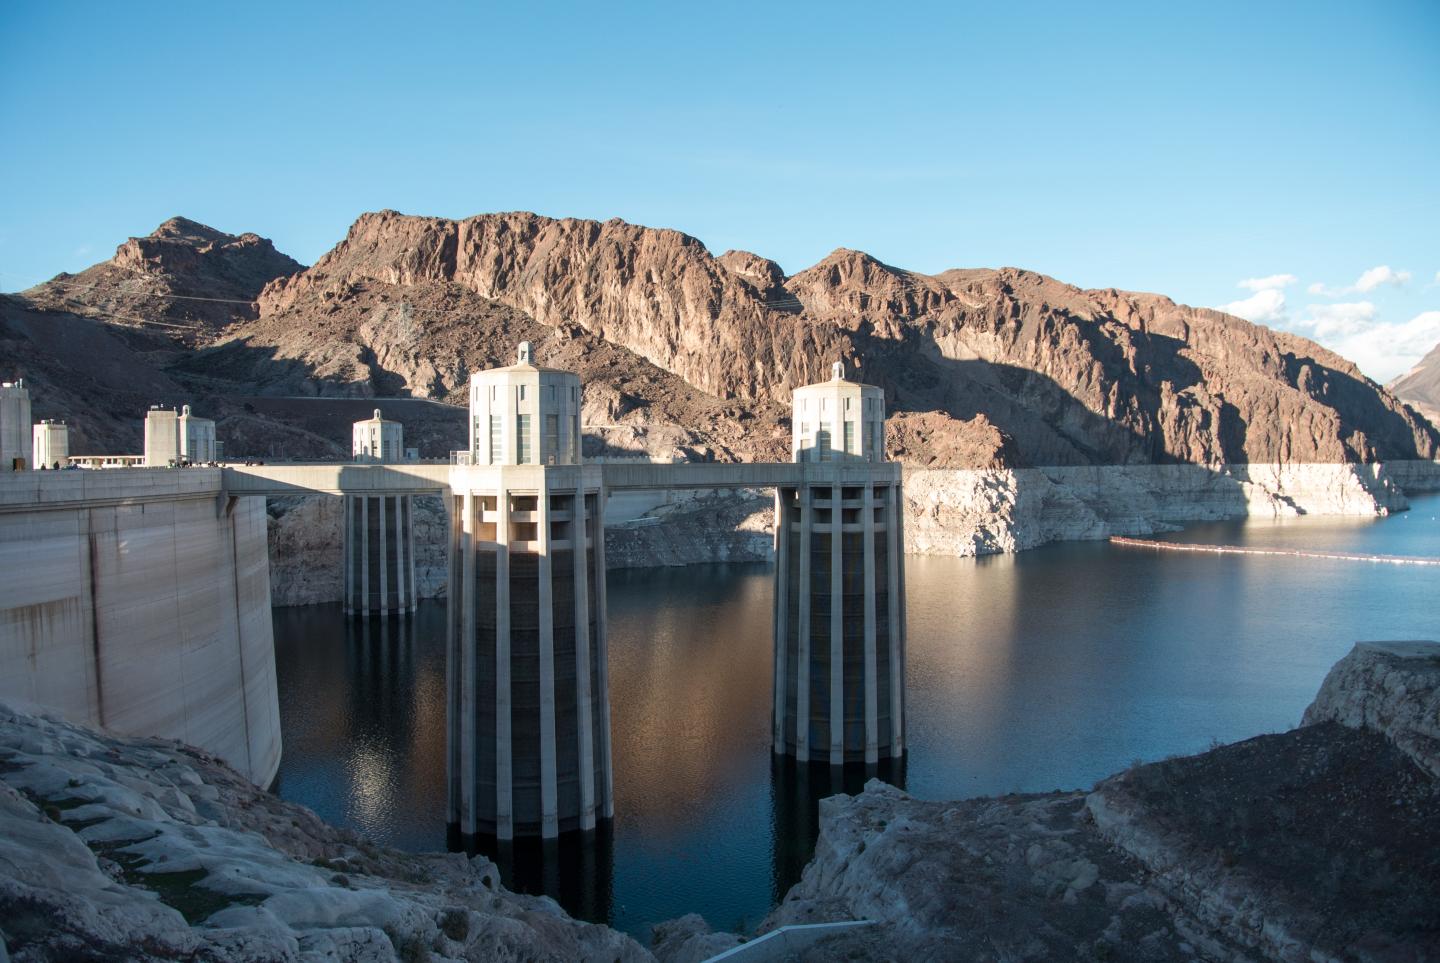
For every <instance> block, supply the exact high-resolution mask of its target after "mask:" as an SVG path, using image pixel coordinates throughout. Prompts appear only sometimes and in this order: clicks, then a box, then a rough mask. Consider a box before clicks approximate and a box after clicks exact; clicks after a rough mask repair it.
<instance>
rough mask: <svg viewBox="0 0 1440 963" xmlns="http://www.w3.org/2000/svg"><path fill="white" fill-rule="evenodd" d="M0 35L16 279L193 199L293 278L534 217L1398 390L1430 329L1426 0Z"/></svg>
mask: <svg viewBox="0 0 1440 963" xmlns="http://www.w3.org/2000/svg"><path fill="white" fill-rule="evenodd" d="M0 44H3V48H0V49H3V53H0V129H3V131H4V133H5V137H4V141H3V144H4V146H3V149H0V191H3V194H0V289H3V290H15V289H18V288H23V287H26V286H28V285H30V284H33V283H35V282H37V281H39V280H42V279H44V278H47V277H49V276H51V275H53V274H54V273H56V272H57V271H60V270H76V269H79V268H81V267H84V266H86V265H88V264H90V263H93V262H94V261H96V260H100V259H103V258H105V257H108V256H109V255H110V254H111V253H112V252H113V249H114V247H115V245H117V244H118V243H120V242H121V241H123V240H124V239H125V238H126V237H128V236H130V235H132V234H144V233H148V232H149V231H150V230H152V229H153V228H154V226H155V225H156V224H158V223H159V222H160V221H162V220H164V219H165V218H166V217H169V216H172V215H175V214H183V215H185V216H188V217H192V218H195V219H197V220H200V221H204V222H205V223H208V224H211V225H213V226H215V227H218V228H221V229H223V230H227V231H232V232H239V231H245V230H253V231H256V232H258V233H260V234H263V235H265V236H267V237H270V238H273V239H274V241H275V242H276V244H277V246H279V247H280V248H281V249H282V250H284V251H286V252H287V253H289V254H291V255H293V256H295V257H296V258H298V259H300V260H302V261H304V262H306V263H310V262H312V261H314V260H315V259H316V258H318V257H319V256H320V255H321V254H323V253H324V252H325V251H326V250H327V249H328V248H329V247H331V246H332V245H333V244H335V243H336V242H337V241H339V240H340V239H341V238H342V237H343V236H344V233H345V230H346V228H347V227H348V226H349V224H350V223H351V221H353V220H354V218H355V216H356V215H358V214H359V213H361V212H362V211H366V210H375V209H379V208H385V207H390V208H395V209H398V210H401V211H405V212H408V213H417V214H435V215H443V216H450V217H462V216H465V215H468V214H475V213H481V212H486V211H497V210H517V209H520V210H534V211H538V212H540V213H543V214H550V215H556V216H567V215H569V216H579V217H595V218H608V217H623V218H625V219H626V220H629V221H634V222H638V223H643V224H650V225H654V226H663V227H674V228H678V229H680V230H683V231H686V232H688V233H690V234H694V235H695V236H697V237H699V238H700V239H701V240H703V241H704V242H705V243H706V244H707V245H708V246H709V247H710V249H711V250H713V251H715V252H716V253H719V252H721V251H723V250H725V249H727V248H731V247H740V248H745V249H748V250H752V251H756V252H758V253H760V254H763V255H765V256H767V257H771V258H773V259H775V260H776V261H778V262H779V263H780V264H781V266H782V267H784V269H785V270H786V271H788V272H792V273H793V272H795V271H798V270H801V269H803V268H804V267H806V266H808V265H810V264H813V263H814V262H815V261H817V260H819V259H820V258H822V257H824V256H825V255H826V254H827V253H828V252H829V251H831V250H832V249H834V248H835V247H840V246H845V247H854V248H860V249H862V250H866V251H869V252H870V253H872V254H874V255H875V256H877V257H879V258H881V259H882V260H885V261H888V262H890V263H893V264H897V265H900V266H903V267H906V268H910V269H914V270H920V271H927V272H934V271H940V270H944V269H946V268H950V267H979V266H992V267H993V266H1000V265H1016V266H1020V267H1026V268H1030V269H1033V270H1037V271H1041V272H1044V273H1046V274H1050V275H1053V276H1055V277H1057V278H1060V279H1062V280H1065V281H1069V282H1071V283H1075V284H1079V285H1082V286H1086V287H1120V288H1129V289H1133V290H1146V291H1158V292H1161V293H1164V294H1168V295H1170V296H1172V297H1174V298H1175V299H1176V300H1179V301H1183V302H1186V303H1190V304H1204V305H1217V306H1218V305H1225V304H1231V303H1232V302H1239V303H1237V304H1236V305H1235V310H1237V311H1239V312H1241V313H1244V314H1247V316H1249V317H1251V318H1252V320H1258V321H1262V322H1265V323H1269V324H1272V325H1274V326H1277V327H1287V328H1290V329H1292V330H1297V331H1301V332H1302V333H1307V334H1311V335H1313V336H1317V337H1319V339H1320V340H1322V341H1324V342H1325V343H1327V344H1330V345H1331V346H1333V347H1337V348H1338V349H1340V350H1341V351H1342V353H1346V354H1348V355H1349V356H1351V357H1353V358H1354V359H1355V360H1357V361H1358V362H1359V363H1360V364H1361V365H1362V367H1363V368H1364V369H1365V370H1366V371H1367V373H1369V374H1371V375H1372V376H1373V377H1376V378H1380V379H1388V378H1389V377H1391V376H1393V375H1394V374H1396V373H1398V372H1399V371H1400V370H1402V369H1403V368H1404V367H1407V366H1408V364H1410V363H1413V360H1414V359H1415V357H1416V356H1417V355H1418V353H1419V352H1421V351H1422V350H1423V349H1424V348H1427V347H1429V346H1430V345H1431V344H1433V343H1435V342H1436V341H1437V340H1440V274H1437V272H1440V239H1437V227H1436V225H1437V224H1440V176H1437V171H1440V3H1436V2H1434V0H1411V2H1403V0H1402V2H1376V3H1352V4H1338V3H1326V2H1308V3H1294V4H1289V3H1226V2H1206V3H1168V4H1161V3H1153V2H1148V3H1135V4H1127V3H1115V4H1106V5H1103V6H1099V5H1096V6H1094V7H1093V8H1092V6H1091V5H1088V4H1074V3H1013V2H1012V3H1005V4H999V3H985V4H962V3H943V4H933V5H931V4H876V3H871V4H848V3H825V4H814V5H801V4H774V3H769V4H758V3H757V4H745V3H735V4H726V5H719V4H714V5H696V4H673V3H664V4H661V3H656V4H640V3H637V4H614V5H608V4H606V5H602V4H574V5H569V4H558V3H537V4H513V5H504V6H500V5H491V4H480V3H434V4H410V5H404V4H397V3H394V2H387V3H375V4H366V3H352V4H343V5H342V4H335V5H322V4H318V3H316V4H291V3H283V4H282V3H274V4H271V3H263V2H247V3H194V4H192V3H183V4H182V3H173V4H166V3H145V2H138V0H137V2H133V3H130V2H127V3H114V4H102V3H98V2H96V3H67V2H63V0H61V2H25V0H9V2H6V3H4V4H0ZM1381 267H1385V268H1388V273H1386V272H1378V273H1377V272H1375V270H1374V269H1378V268H1381ZM1366 272H1371V273H1370V274H1369V275H1368V276H1367V275H1366ZM1406 275H1408V277H1406ZM1286 276H1293V277H1294V279H1295V280H1294V281H1293V282H1287V283H1282V282H1284V281H1286ZM1376 278H1380V280H1378V281H1377V280H1376ZM1266 279H1269V280H1268V282H1266ZM1246 280H1254V281H1257V282H1266V283H1269V284H1270V285H1271V286H1270V287H1264V286H1263V285H1258V284H1252V285H1251V286H1250V287H1241V286H1239V284H1240V282H1242V281H1246ZM1312 286H1315V290H1314V291H1313V292H1312V291H1311V290H1309V288H1311V287H1312Z"/></svg>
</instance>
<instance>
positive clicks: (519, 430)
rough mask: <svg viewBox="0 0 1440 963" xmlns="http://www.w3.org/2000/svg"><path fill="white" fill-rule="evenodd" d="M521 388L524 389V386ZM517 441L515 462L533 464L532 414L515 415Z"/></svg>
mask: <svg viewBox="0 0 1440 963" xmlns="http://www.w3.org/2000/svg"><path fill="white" fill-rule="evenodd" d="M521 390H522V391H523V390H524V389H523V388H522V389H521ZM515 442H516V455H515V462H516V464H520V465H529V464H532V463H533V458H532V452H531V448H530V416H529V415H516V416H515Z"/></svg>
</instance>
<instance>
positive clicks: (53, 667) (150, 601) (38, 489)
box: [0, 469, 280, 785]
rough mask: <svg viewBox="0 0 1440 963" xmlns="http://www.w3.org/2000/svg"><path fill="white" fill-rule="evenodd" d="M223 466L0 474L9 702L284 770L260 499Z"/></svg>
mask: <svg viewBox="0 0 1440 963" xmlns="http://www.w3.org/2000/svg"><path fill="white" fill-rule="evenodd" d="M220 479H221V474H220V472H219V471H218V470H184V471H165V470H150V469H134V470H115V471H106V472H87V471H75V472H55V473H51V472H45V473H39V472H32V473H27V474H26V475H21V476H10V477H6V478H3V479H0V571H3V572H4V573H5V577H4V578H3V579H0V696H4V697H9V698H15V699H21V700H25V701H28V702H32V703H35V704H37V705H42V706H46V707H49V708H53V709H55V710H57V711H59V712H60V713H62V714H63V715H64V716H66V717H67V718H69V719H71V720H74V721H77V722H84V723H88V724H91V725H98V726H103V727H106V728H109V729H113V730H115V731H117V732H121V733H126V734H131V735H144V736H163V737H166V738H171V739H179V740H181V741H183V742H186V743H189V744H191V745H195V746H199V747H201V748H203V749H205V750H207V751H209V752H212V753H214V754H215V755H217V756H219V757H220V758H222V759H224V760H225V761H226V762H228V763H229V764H230V765H232V766H234V767H235V768H236V769H237V770H239V771H240V772H242V773H244V774H245V775H247V776H248V777H249V778H250V779H251V780H252V781H254V782H255V783H258V784H260V785H268V784H269V783H270V782H271V780H273V779H274V776H275V772H276V769H277V768H278V767H279V764H280V711H279V702H278V699H277V695H276V686H275V648H274V640H273V637H272V634H271V622H270V573H269V560H268V558H267V556H266V537H265V527H266V515H265V503H264V499H262V498H225V497H223V496H222V495H221V490H220Z"/></svg>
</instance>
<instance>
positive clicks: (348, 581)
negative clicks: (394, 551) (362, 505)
mask: <svg viewBox="0 0 1440 963" xmlns="http://www.w3.org/2000/svg"><path fill="white" fill-rule="evenodd" d="M340 501H341V506H342V508H341V510H342V511H344V512H345V591H344V593H343V596H342V597H343V598H344V599H345V614H346V615H354V614H355V536H356V531H355V499H354V497H352V496H350V495H345V496H342V498H341V499H340Z"/></svg>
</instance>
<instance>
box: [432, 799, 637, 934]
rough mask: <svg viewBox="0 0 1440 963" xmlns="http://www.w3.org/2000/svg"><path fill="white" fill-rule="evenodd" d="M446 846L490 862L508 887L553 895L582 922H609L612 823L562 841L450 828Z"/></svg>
mask: <svg viewBox="0 0 1440 963" xmlns="http://www.w3.org/2000/svg"><path fill="white" fill-rule="evenodd" d="M446 845H447V847H448V848H449V850H450V851H451V852H452V853H455V852H460V853H465V854H466V855H469V856H474V855H477V854H478V855H481V856H485V857H486V858H488V859H490V860H491V861H492V862H494V863H495V865H496V866H497V867H499V869H500V878H501V881H502V882H503V883H504V884H505V887H506V888H507V889H510V890H513V891H515V892H517V893H527V894H529V895H531V896H549V897H551V898H552V899H554V900H555V901H556V902H557V903H559V904H560V905H561V906H562V907H564V909H565V912H567V913H569V914H570V915H571V916H574V917H576V918H578V919H582V920H588V921H589V922H592V923H609V922H610V911H611V905H612V902H613V898H614V878H615V840H614V832H613V828H612V826H611V824H610V823H609V822H608V821H606V822H602V823H601V824H600V825H599V826H597V827H596V828H595V829H594V830H593V831H592V832H588V833H587V832H571V833H563V834H561V836H560V837H559V838H558V839H533V838H531V839H514V840H504V839H497V838H495V837H494V836H465V835H464V834H462V833H461V832H460V828H459V827H458V826H453V825H452V826H448V827H447V828H446Z"/></svg>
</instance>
